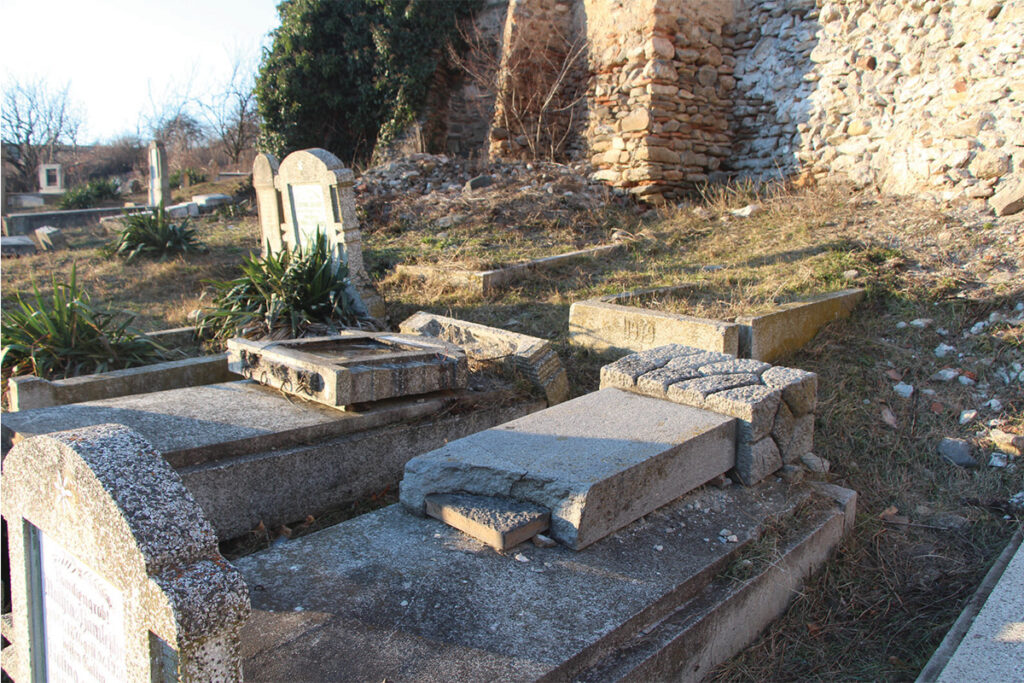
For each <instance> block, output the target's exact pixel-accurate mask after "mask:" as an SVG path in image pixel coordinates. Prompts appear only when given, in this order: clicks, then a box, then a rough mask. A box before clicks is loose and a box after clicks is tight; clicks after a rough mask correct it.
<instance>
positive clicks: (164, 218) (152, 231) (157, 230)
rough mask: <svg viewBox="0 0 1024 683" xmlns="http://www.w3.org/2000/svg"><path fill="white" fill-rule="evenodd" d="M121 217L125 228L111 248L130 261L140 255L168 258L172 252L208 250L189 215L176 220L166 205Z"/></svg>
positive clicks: (183, 252)
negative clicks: (172, 219) (190, 224)
mask: <svg viewBox="0 0 1024 683" xmlns="http://www.w3.org/2000/svg"><path fill="white" fill-rule="evenodd" d="M121 220H122V222H123V223H124V229H123V230H122V231H121V232H120V233H119V234H118V236H117V239H116V240H114V242H113V244H112V245H111V247H110V248H111V251H112V252H113V253H114V254H117V255H118V256H121V257H122V258H124V260H125V261H126V262H131V261H132V260H134V259H135V258H136V257H138V256H149V257H153V258H161V259H164V258H167V257H168V256H170V255H172V254H185V253H187V252H190V251H205V250H206V247H204V246H203V244H202V242H200V241H199V236H198V235H197V234H196V231H195V230H194V229H192V228H191V227H190V226H189V223H188V219H187V218H185V219H183V220H182V221H181V222H180V223H172V222H171V219H170V217H169V216H168V215H167V210H166V209H164V207H163V206H162V205H161V206H158V207H157V208H155V209H153V210H152V211H151V212H142V213H132V214H125V216H124V218H122V219H121Z"/></svg>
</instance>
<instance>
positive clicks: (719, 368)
mask: <svg viewBox="0 0 1024 683" xmlns="http://www.w3.org/2000/svg"><path fill="white" fill-rule="evenodd" d="M770 367H771V364H770V363H765V362H763V361H759V360H754V359H753V358H732V359H730V360H725V361H719V362H717V363H709V364H707V365H704V366H701V367H700V368H699V371H700V374H702V375H734V374H738V373H741V372H746V373H753V374H755V375H761V374H762V373H763V372H764V371H765V370H767V369H768V368H770Z"/></svg>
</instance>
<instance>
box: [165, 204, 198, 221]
mask: <svg viewBox="0 0 1024 683" xmlns="http://www.w3.org/2000/svg"><path fill="white" fill-rule="evenodd" d="M167 215H168V216H169V217H170V218H198V217H199V205H198V204H196V203H195V202H182V203H181V204H172V205H171V206H168V207H167Z"/></svg>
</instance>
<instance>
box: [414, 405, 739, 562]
mask: <svg viewBox="0 0 1024 683" xmlns="http://www.w3.org/2000/svg"><path fill="white" fill-rule="evenodd" d="M734 432H735V422H734V420H733V419H732V418H728V417H724V416H721V415H716V414H714V413H710V412H707V411H702V410H697V409H694V408H690V407H688V406H680V405H675V404H672V403H669V402H667V401H661V400H658V399H652V398H648V397H644V396H638V395H636V394H631V393H628V392H624V391H621V390H618V389H602V390H601V391H598V392H595V393H592V394H587V395H585V396H581V397H580V398H577V399H573V400H571V401H567V402H565V403H562V404H559V405H557V406H554V407H552V408H548V409H547V410H543V411H541V412H539V413H534V414H533V415H530V416H527V417H525V418H521V419H519V420H515V421H513V422H509V423H508V424H505V425H502V426H501V427H499V428H495V429H489V430H487V431H485V432H480V433H478V434H474V435H472V436H469V437H466V438H464V439H460V440H458V441H455V442H452V443H450V444H448V445H447V446H445V447H443V448H440V449H438V450H436V451H433V452H431V453H427V454H425V455H422V456H420V457H417V458H413V459H412V460H410V461H409V463H408V464H407V465H406V469H405V478H404V479H403V480H402V485H401V499H402V503H403V504H404V505H405V506H406V507H407V508H408V509H410V510H411V511H413V512H415V513H416V514H423V509H424V508H423V506H424V499H425V497H426V496H427V495H430V494H433V493H449V492H465V493H472V494H476V495H485V496H504V497H510V498H514V499H517V500H523V501H528V502H531V503H534V504H536V505H540V506H543V507H545V508H547V509H549V510H550V511H551V535H552V537H553V538H555V539H556V540H558V541H559V542H561V543H564V544H565V545H568V546H570V547H572V548H576V549H580V548H583V547H586V546H587V545H589V544H591V543H593V542H594V541H596V540H598V539H600V538H603V537H604V536H606V535H608V534H609V533H611V532H613V531H615V530H616V529H619V528H621V527H622V526H625V525H626V524H628V523H630V522H631V521H633V520H635V519H637V518H639V517H641V516H643V515H644V514H647V513H648V512H650V511H651V510H654V509H657V508H658V507H660V506H661V505H664V504H665V503H667V502H668V501H670V500H673V499H674V498H677V497H678V496H680V495H682V494H683V493H685V492H686V491H689V490H691V489H693V488H695V487H697V486H700V485H701V484H703V483H704V482H706V481H708V480H709V479H711V478H712V477H715V476H717V475H719V474H722V473H723V472H725V471H726V470H727V469H729V468H730V467H732V465H733V463H734V461H735V455H734V453H735V446H734Z"/></svg>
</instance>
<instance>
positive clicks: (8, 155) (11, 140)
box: [0, 79, 82, 191]
mask: <svg viewBox="0 0 1024 683" xmlns="http://www.w3.org/2000/svg"><path fill="white" fill-rule="evenodd" d="M68 87H69V84H67V83H65V84H64V87H62V88H60V89H56V90H55V89H51V88H50V86H49V85H48V84H47V83H46V82H45V81H43V80H35V81H20V80H18V79H11V80H9V81H8V82H7V83H5V84H4V95H3V109H2V112H0V123H2V125H0V135H2V139H3V161H4V163H5V164H9V165H10V167H11V168H13V169H14V176H13V177H12V178H11V186H12V187H11V189H19V190H22V191H31V190H33V189H35V187H36V169H38V167H39V165H40V164H47V163H53V162H54V161H55V159H56V154H57V151H58V149H60V148H62V147H65V146H68V145H70V146H71V147H75V146H77V144H78V133H79V131H80V129H81V127H82V117H81V114H80V113H79V111H78V110H77V108H76V107H75V106H74V104H73V103H72V101H71V99H70V97H69V96H68Z"/></svg>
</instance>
